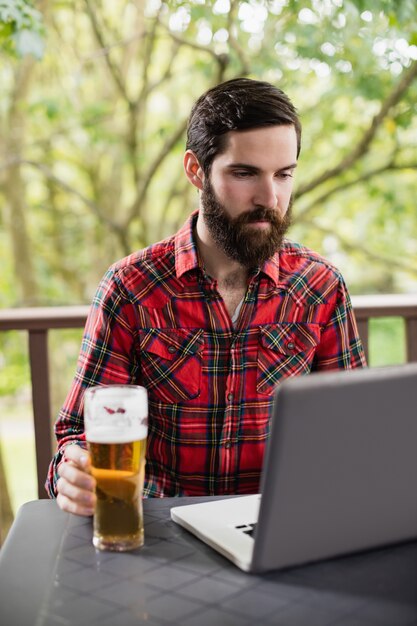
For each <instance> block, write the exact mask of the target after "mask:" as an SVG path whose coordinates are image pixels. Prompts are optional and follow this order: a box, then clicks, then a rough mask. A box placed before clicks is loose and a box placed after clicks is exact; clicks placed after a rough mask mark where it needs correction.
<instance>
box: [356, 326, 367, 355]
mask: <svg viewBox="0 0 417 626" xmlns="http://www.w3.org/2000/svg"><path fill="white" fill-rule="evenodd" d="M356 324H357V327H358V333H359V337H360V338H361V341H362V346H363V349H364V352H365V356H366V362H367V363H368V365H369V326H368V320H367V319H359V320H356Z"/></svg>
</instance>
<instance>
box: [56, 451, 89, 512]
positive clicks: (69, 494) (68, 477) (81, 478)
mask: <svg viewBox="0 0 417 626" xmlns="http://www.w3.org/2000/svg"><path fill="white" fill-rule="evenodd" d="M90 472H91V461H90V456H89V454H88V452H87V451H86V450H83V448H80V446H77V445H74V446H68V447H67V448H66V449H65V452H64V459H63V461H62V462H61V463H60V465H59V467H58V475H59V479H58V481H57V485H56V487H57V493H58V495H57V503H58V506H59V507H60V508H61V509H62V510H63V511H67V512H68V513H75V514H76V515H93V513H94V508H95V504H96V495H95V493H94V489H95V485H96V481H95V479H94V478H93V476H92V475H91V473H90Z"/></svg>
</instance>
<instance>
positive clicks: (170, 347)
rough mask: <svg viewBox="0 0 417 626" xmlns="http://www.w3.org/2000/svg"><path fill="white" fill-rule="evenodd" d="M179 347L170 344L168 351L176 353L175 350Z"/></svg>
mask: <svg viewBox="0 0 417 626" xmlns="http://www.w3.org/2000/svg"><path fill="white" fill-rule="evenodd" d="M176 351H177V349H176V347H175V346H168V352H170V353H171V354H174V352H176Z"/></svg>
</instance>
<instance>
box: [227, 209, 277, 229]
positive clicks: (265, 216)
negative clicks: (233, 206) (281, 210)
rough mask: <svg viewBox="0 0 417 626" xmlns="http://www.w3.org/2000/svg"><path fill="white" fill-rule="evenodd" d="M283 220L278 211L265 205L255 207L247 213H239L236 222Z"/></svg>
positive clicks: (242, 223)
mask: <svg viewBox="0 0 417 626" xmlns="http://www.w3.org/2000/svg"><path fill="white" fill-rule="evenodd" d="M281 221H282V220H281V219H280V217H279V215H278V214H277V212H276V211H274V210H272V209H267V208H265V207H255V208H254V209H251V210H250V211H246V213H242V214H241V215H239V216H238V217H237V218H236V219H235V220H234V222H235V223H236V224H237V223H238V224H240V225H244V224H251V223H253V222H270V223H271V224H276V223H280V222H281Z"/></svg>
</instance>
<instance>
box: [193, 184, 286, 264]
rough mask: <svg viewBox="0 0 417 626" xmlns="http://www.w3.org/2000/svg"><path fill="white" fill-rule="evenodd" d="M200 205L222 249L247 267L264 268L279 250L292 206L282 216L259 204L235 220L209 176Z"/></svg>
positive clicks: (213, 235) (207, 223) (210, 229)
mask: <svg viewBox="0 0 417 626" xmlns="http://www.w3.org/2000/svg"><path fill="white" fill-rule="evenodd" d="M201 204H202V207H203V211H204V221H205V223H206V226H207V228H208V230H209V232H210V234H211V236H212V238H213V240H214V241H215V243H216V244H217V245H218V246H219V248H220V249H221V250H222V251H223V252H224V253H225V254H226V256H228V257H229V258H230V259H233V260H234V261H238V263H240V264H241V265H243V266H244V267H246V268H252V267H261V266H262V265H263V264H264V263H265V261H266V260H267V259H269V258H271V257H272V256H273V255H274V254H275V253H276V252H278V251H279V250H280V249H281V247H282V243H283V240H284V236H285V234H286V232H287V231H288V228H289V227H290V225H291V206H292V199H291V200H290V204H289V206H288V210H287V212H286V214H285V215H284V217H283V218H281V217H280V216H279V215H278V214H277V211H274V210H272V209H267V208H265V207H262V206H257V207H255V208H254V209H252V210H250V211H246V212H245V213H242V214H241V215H239V216H238V217H235V218H234V219H233V218H231V217H230V216H229V215H228V214H227V211H226V209H225V207H224V205H222V204H221V203H220V202H219V201H218V200H217V198H216V195H215V193H214V190H213V187H212V186H211V183H210V181H209V180H208V178H206V179H205V181H204V187H203V190H202V193H201ZM259 221H262V222H269V223H270V225H271V226H270V228H267V229H263V228H256V227H251V226H250V224H251V223H253V222H259Z"/></svg>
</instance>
